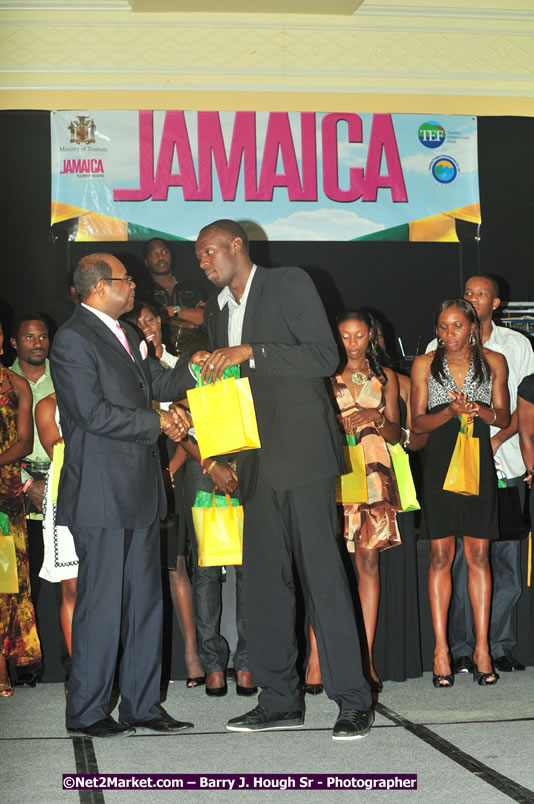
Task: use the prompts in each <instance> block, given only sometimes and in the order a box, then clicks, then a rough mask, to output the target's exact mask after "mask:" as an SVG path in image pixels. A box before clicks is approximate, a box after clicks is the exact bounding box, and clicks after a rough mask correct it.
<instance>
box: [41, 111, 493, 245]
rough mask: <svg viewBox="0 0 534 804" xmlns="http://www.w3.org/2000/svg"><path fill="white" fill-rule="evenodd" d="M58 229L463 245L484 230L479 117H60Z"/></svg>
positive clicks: (54, 118) (96, 236)
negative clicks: (474, 227) (227, 226)
mask: <svg viewBox="0 0 534 804" xmlns="http://www.w3.org/2000/svg"><path fill="white" fill-rule="evenodd" d="M51 133H52V227H53V229H54V236H55V237H57V238H65V239H70V240H129V239H130V240H146V239H148V238H150V237H154V236H157V235H160V236H163V237H166V238H168V239H176V240H180V239H182V240H194V239H195V238H196V236H197V234H198V231H199V229H201V228H202V226H204V225H206V224H207V223H209V222H210V221H213V220H215V219H218V218H232V219H234V220H238V221H240V222H241V223H244V224H245V228H247V231H248V233H249V236H250V237H251V238H252V239H265V238H267V239H269V240H344V241H348V240H426V241H454V240H457V239H458V238H457V235H456V221H458V220H462V221H468V222H470V223H472V224H478V223H480V202H479V189H478V165H477V122H476V118H474V117H467V116H439V117H436V116H434V115H419V114H417V115H415V114H410V115H408V114H356V113H352V112H351V113H319V112H254V111H240V112H216V111H215V112H195V111H146V110H144V111H117V112H114V111H98V110H94V111H91V110H73V111H55V112H52V113H51Z"/></svg>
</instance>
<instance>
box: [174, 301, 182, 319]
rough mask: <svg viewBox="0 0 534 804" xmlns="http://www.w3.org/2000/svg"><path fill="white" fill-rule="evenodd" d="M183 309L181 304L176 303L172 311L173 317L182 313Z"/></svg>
mask: <svg viewBox="0 0 534 804" xmlns="http://www.w3.org/2000/svg"><path fill="white" fill-rule="evenodd" d="M181 309H182V308H181V307H180V305H179V304H177V305H175V307H174V309H173V311H172V315H173V318H178V316H179V315H180V310H181Z"/></svg>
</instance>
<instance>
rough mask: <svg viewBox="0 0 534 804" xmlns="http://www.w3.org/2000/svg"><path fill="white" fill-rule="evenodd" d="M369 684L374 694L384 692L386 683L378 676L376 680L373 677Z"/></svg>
mask: <svg viewBox="0 0 534 804" xmlns="http://www.w3.org/2000/svg"><path fill="white" fill-rule="evenodd" d="M369 686H370V687H371V692H372V693H374V694H377V693H379V692H382V690H383V689H384V685H383V683H382V681H381V679H379V678H377V679H376V680H375V679H374V678H372V679H371V681H370V682H369Z"/></svg>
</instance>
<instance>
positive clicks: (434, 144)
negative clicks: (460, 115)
mask: <svg viewBox="0 0 534 804" xmlns="http://www.w3.org/2000/svg"><path fill="white" fill-rule="evenodd" d="M417 133H418V137H419V142H420V143H421V145H424V146H425V148H439V146H440V145H442V144H443V143H444V142H445V137H446V134H445V129H444V128H443V126H440V124H439V123H435V122H434V121H433V120H428V121H427V122H426V123H423V124H422V125H421V126H419V131H418V132H417Z"/></svg>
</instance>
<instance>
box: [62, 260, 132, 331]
mask: <svg viewBox="0 0 534 804" xmlns="http://www.w3.org/2000/svg"><path fill="white" fill-rule="evenodd" d="M74 287H75V288H76V293H77V294H78V296H79V298H80V301H82V302H85V304H88V305H89V306H90V307H94V308H95V309H96V310H100V311H101V312H103V313H106V314H107V315H109V316H111V317H112V318H114V319H118V318H119V316H121V315H122V314H123V313H127V312H128V311H129V310H131V309H132V307H133V305H134V300H135V282H134V281H133V279H132V278H131V277H130V276H128V274H127V273H126V268H125V267H124V265H123V264H122V262H121V261H120V260H118V259H117V258H116V257H114V256H113V255H112V254H105V253H95V254H88V255H87V256H86V257H82V259H81V260H80V261H79V263H78V265H77V266H76V269H75V271H74Z"/></svg>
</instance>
